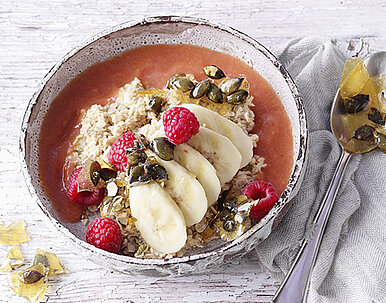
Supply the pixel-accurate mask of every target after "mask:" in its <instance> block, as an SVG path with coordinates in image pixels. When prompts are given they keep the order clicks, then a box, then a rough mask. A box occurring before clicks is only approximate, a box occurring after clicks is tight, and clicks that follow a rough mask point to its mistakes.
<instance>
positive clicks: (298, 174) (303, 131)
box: [19, 15, 308, 266]
mask: <svg viewBox="0 0 386 303" xmlns="http://www.w3.org/2000/svg"><path fill="white" fill-rule="evenodd" d="M168 22H170V23H173V22H175V23H178V22H183V23H191V24H197V25H205V26H210V27H212V28H214V29H216V30H219V31H224V32H227V33H229V34H231V35H233V36H235V37H236V38H240V39H242V40H243V41H245V42H247V43H249V44H251V45H252V46H253V47H254V48H256V49H257V50H258V51H260V52H261V53H262V54H263V55H265V57H267V58H268V59H269V60H270V61H271V63H272V64H273V65H274V66H275V67H276V69H277V70H278V71H279V72H280V73H281V75H282V77H283V78H284V80H285V81H286V84H287V85H288V87H289V89H290V91H291V94H292V97H293V100H294V102H295V105H296V107H297V110H298V117H299V127H300V129H299V132H300V133H299V137H300V143H299V152H298V157H297V159H295V160H294V161H295V163H294V166H293V172H292V174H291V177H290V180H289V182H288V184H287V186H286V188H285V190H284V192H283V194H282V195H281V197H280V199H282V200H285V203H282V204H280V206H279V207H276V206H277V204H276V205H275V206H274V208H276V209H277V211H278V214H280V212H281V211H282V210H283V208H285V206H286V205H287V204H288V203H289V202H290V201H289V198H290V197H289V196H290V194H291V193H292V192H293V191H294V190H295V187H296V188H297V187H298V186H299V184H300V182H301V179H302V171H304V169H303V168H304V166H305V163H306V151H307V141H308V139H307V138H308V130H307V121H306V115H305V112H304V106H303V103H302V101H301V98H300V95H299V93H298V90H297V88H296V85H295V83H294V81H293V80H292V78H291V76H290V75H289V74H288V72H287V71H286V70H285V68H284V67H283V65H282V64H281V63H280V62H279V61H278V60H277V59H276V57H275V56H274V55H273V54H272V53H271V52H270V51H269V50H268V49H267V48H266V47H265V46H263V45H262V44H261V43H260V42H258V41H257V40H255V39H253V38H251V37H250V36H248V35H247V34H244V33H242V32H241V31H239V30H237V29H234V28H232V27H230V26H227V25H223V24H219V23H214V22H210V21H208V20H206V19H203V18H196V17H188V16H172V15H171V16H155V17H145V18H143V19H141V20H139V21H138V20H137V21H129V22H124V23H121V24H118V25H116V26H113V27H111V28H109V29H106V30H103V31H101V32H99V33H97V34H96V35H93V36H92V37H90V38H89V39H87V40H85V41H84V42H82V43H80V44H78V45H77V46H75V47H74V48H73V49H72V50H70V51H69V52H68V53H67V54H66V55H64V56H63V57H62V59H60V60H59V61H58V62H57V63H56V64H55V65H54V66H53V67H52V68H51V69H50V70H49V71H48V73H47V74H46V75H45V76H44V78H43V79H42V80H41V82H40V83H39V85H38V86H37V88H36V90H35V92H34V94H33V95H32V97H31V99H30V101H29V103H28V105H27V108H26V110H25V113H24V116H23V120H22V125H21V134H20V140H19V155H20V157H21V166H22V173H23V175H24V179H25V182H26V185H27V187H28V190H29V191H30V193H31V196H32V198H33V199H34V200H35V201H36V203H37V204H38V206H39V208H40V209H41V210H42V212H43V213H44V215H45V216H46V217H47V218H48V220H49V221H50V222H51V223H52V224H53V225H54V226H55V228H56V229H57V230H58V231H59V232H60V233H62V234H63V235H64V236H65V237H66V238H68V239H69V240H71V241H72V242H73V243H74V244H75V245H76V246H79V247H81V248H84V249H85V250H88V251H90V252H91V253H92V254H95V255H99V256H101V257H105V258H109V259H113V260H115V261H118V262H125V263H129V264H137V265H141V264H142V265H155V266H162V265H168V264H178V263H185V262H189V261H195V260H199V259H203V258H207V257H210V256H215V255H217V254H222V253H223V252H225V251H227V250H229V249H231V248H233V247H235V246H238V245H240V243H242V242H243V241H244V240H245V239H247V238H248V237H250V236H252V235H253V234H254V233H256V232H257V231H258V230H260V229H261V228H262V227H263V226H265V225H266V224H270V225H271V226H272V225H274V219H275V218H276V216H274V215H272V213H271V212H270V213H269V214H268V215H267V216H266V217H265V218H264V220H262V221H264V222H263V223H264V224H256V225H254V226H253V227H251V228H250V229H249V230H248V231H247V232H245V233H244V234H243V235H242V236H240V237H239V238H237V239H236V240H234V241H231V242H225V243H224V245H221V246H220V247H218V248H216V249H213V250H211V251H209V252H204V253H198V254H195V255H189V256H182V257H174V258H169V259H140V258H135V257H130V256H126V255H118V254H114V253H110V252H107V251H104V250H101V249H98V248H96V247H94V246H92V245H90V244H88V243H87V242H85V241H83V240H81V239H79V238H77V237H76V236H75V235H74V234H73V233H71V232H70V231H69V230H68V229H67V228H66V227H64V226H63V225H62V224H61V223H60V222H59V221H58V220H56V219H55V218H54V217H53V216H52V215H51V214H50V213H49V212H48V210H47V209H46V208H45V206H44V205H43V203H42V201H41V200H40V199H39V197H38V194H37V190H36V189H35V187H34V186H33V183H32V177H31V175H30V174H29V171H28V166H27V162H26V146H25V143H26V135H27V130H28V122H29V120H30V117H31V114H32V110H33V107H34V105H35V104H36V103H37V101H38V98H39V96H40V94H41V93H42V91H43V88H44V87H45V85H46V84H47V82H48V81H49V80H50V79H51V77H52V76H53V75H54V74H55V73H56V72H57V70H58V69H59V67H60V66H62V64H63V63H65V62H66V61H68V60H69V59H71V57H72V56H74V55H75V54H76V53H78V52H79V51H80V50H82V49H83V48H85V47H87V46H88V45H89V44H91V43H93V42H94V41H96V40H98V39H101V38H103V37H104V36H107V35H109V34H112V33H115V32H117V31H120V30H125V29H128V28H131V27H135V26H138V25H147V24H152V23H168ZM284 211H285V210H284Z"/></svg>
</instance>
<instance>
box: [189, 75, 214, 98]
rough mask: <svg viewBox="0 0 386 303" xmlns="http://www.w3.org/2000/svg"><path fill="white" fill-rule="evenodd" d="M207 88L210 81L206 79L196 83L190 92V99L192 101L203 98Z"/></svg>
mask: <svg viewBox="0 0 386 303" xmlns="http://www.w3.org/2000/svg"><path fill="white" fill-rule="evenodd" d="M209 86H210V81H209V80H208V79H204V80H202V81H200V82H198V83H197V84H196V85H195V87H194V89H193V90H192V93H191V97H192V98H193V99H198V98H201V97H203V96H204V95H205V94H206V92H207V91H208V89H209Z"/></svg>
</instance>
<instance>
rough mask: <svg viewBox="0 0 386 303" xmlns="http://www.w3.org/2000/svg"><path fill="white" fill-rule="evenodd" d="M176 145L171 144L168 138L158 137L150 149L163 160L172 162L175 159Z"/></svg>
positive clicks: (152, 142)
mask: <svg viewBox="0 0 386 303" xmlns="http://www.w3.org/2000/svg"><path fill="white" fill-rule="evenodd" d="M174 146H175V145H174V144H172V143H170V142H169V140H168V139H167V138H166V137H158V138H155V139H153V141H151V143H150V148H151V149H152V150H153V151H154V153H155V154H156V155H157V156H158V157H160V158H161V159H162V160H165V161H170V160H173V157H174Z"/></svg>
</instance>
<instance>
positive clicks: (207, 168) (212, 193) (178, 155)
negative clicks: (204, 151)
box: [174, 144, 221, 206]
mask: <svg viewBox="0 0 386 303" xmlns="http://www.w3.org/2000/svg"><path fill="white" fill-rule="evenodd" d="M174 160H175V161H176V162H178V163H179V164H181V165H182V166H183V167H185V168H186V169H187V170H188V171H190V172H191V173H192V174H193V175H195V176H196V177H197V179H198V181H199V182H200V183H201V185H202V187H203V188H204V190H205V194H206V198H207V200H208V206H211V205H213V204H214V203H216V201H217V199H218V196H219V195H220V192H221V185H220V180H219V179H218V177H217V175H216V169H215V168H214V167H213V165H212V164H210V162H209V161H208V160H207V159H206V158H205V157H204V156H203V155H201V154H200V153H199V152H198V151H196V150H195V149H194V148H193V147H191V146H189V145H188V144H180V145H177V146H176V147H175V148H174Z"/></svg>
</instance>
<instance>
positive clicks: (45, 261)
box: [33, 254, 50, 267]
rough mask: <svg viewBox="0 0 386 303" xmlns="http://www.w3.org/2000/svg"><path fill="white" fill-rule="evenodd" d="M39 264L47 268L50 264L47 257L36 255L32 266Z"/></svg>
mask: <svg viewBox="0 0 386 303" xmlns="http://www.w3.org/2000/svg"><path fill="white" fill-rule="evenodd" d="M39 263H41V264H42V265H44V266H45V267H49V266H50V263H49V262H48V258H47V256H45V255H42V254H37V255H36V256H35V259H34V264H33V265H37V264H39Z"/></svg>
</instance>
